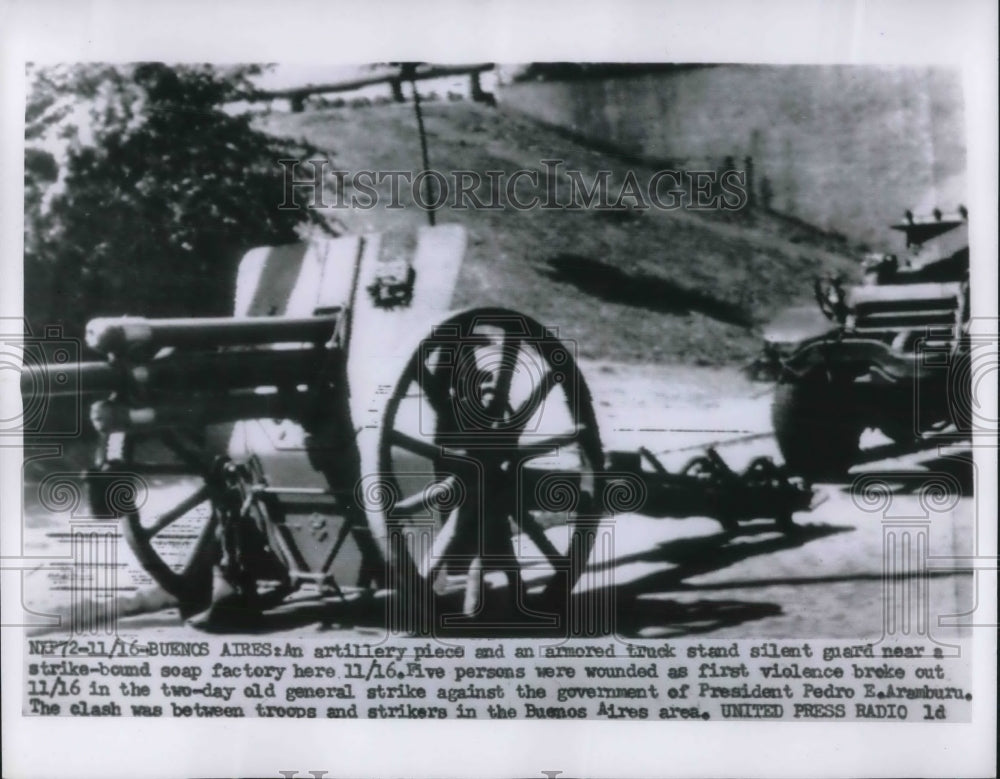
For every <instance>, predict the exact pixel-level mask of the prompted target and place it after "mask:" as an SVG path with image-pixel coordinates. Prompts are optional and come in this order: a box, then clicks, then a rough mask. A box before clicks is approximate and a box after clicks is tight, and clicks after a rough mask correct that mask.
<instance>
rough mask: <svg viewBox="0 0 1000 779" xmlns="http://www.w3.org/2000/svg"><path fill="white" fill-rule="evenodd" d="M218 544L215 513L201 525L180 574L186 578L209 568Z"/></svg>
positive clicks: (216, 552)
mask: <svg viewBox="0 0 1000 779" xmlns="http://www.w3.org/2000/svg"><path fill="white" fill-rule="evenodd" d="M218 545H219V541H218V538H216V534H215V515H214V514H213V515H212V516H211V517H209V518H208V521H207V522H205V524H204V525H203V526H202V528H201V532H200V533H199V534H198V539H197V541H195V543H194V546H192V547H191V551H190V553H189V554H188V557H187V560H186V561H185V563H184V570H183V572H182V573H181V576H182V577H183V578H184V579H185V580H187V579H189V578H191V577H196V576H198V575H199V574H204V573H206V571H208V570H210V569H211V567H212V565H213V564H214V563H215V562H216V558H217V557H218Z"/></svg>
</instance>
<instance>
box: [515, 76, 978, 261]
mask: <svg viewBox="0 0 1000 779" xmlns="http://www.w3.org/2000/svg"><path fill="white" fill-rule="evenodd" d="M498 99H499V101H500V103H501V105H503V106H505V107H508V108H511V109H514V110H517V111H520V112H523V113H526V114H528V115H530V116H532V117H534V118H536V119H538V120H541V121H543V122H545V123H547V124H551V125H554V126H557V127H560V128H564V129H566V130H570V131H572V132H574V133H576V134H579V135H580V136H582V137H584V138H588V139H591V140H594V141H599V142H603V143H609V142H610V143H613V144H615V145H616V146H617V147H618V148H620V149H621V150H622V151H624V152H627V153H629V154H633V155H638V156H641V157H643V158H647V159H650V160H654V161H660V160H676V161H679V162H681V163H683V162H684V161H686V160H701V159H705V158H719V159H721V158H722V157H724V156H726V155H731V156H733V157H734V158H735V159H737V160H742V159H743V158H744V157H745V156H751V157H753V160H754V168H755V178H756V187H755V188H756V189H757V191H758V193H759V192H760V189H761V186H762V185H764V179H765V178H766V179H767V185H765V186H769V187H770V189H771V190H772V191H773V199H772V207H773V208H774V209H775V210H778V211H782V212H785V213H788V214H791V215H794V216H798V217H801V218H802V219H805V220H807V221H809V222H812V223H814V224H817V225H819V226H821V227H823V228H825V229H830V230H836V231H839V232H841V233H844V234H845V235H847V236H848V237H849V238H851V239H852V240H857V241H866V242H869V243H871V244H872V245H873V246H880V245H885V244H886V243H887V242H888V243H889V244H890V245H891V244H892V240H893V239H892V236H891V235H890V234H889V231H887V230H886V225H887V224H888V223H890V222H893V221H897V220H898V219H899V218H900V217H901V216H902V214H903V211H904V210H905V209H907V208H912V209H914V210H918V209H926V210H929V209H930V208H933V207H934V206H937V205H940V206H941V207H942V208H943V209H944V210H953V209H954V208H955V207H956V205H957V204H958V203H959V202H963V201H964V172H965V135H964V132H965V131H964V121H963V116H962V105H963V101H962V89H961V80H960V77H959V75H958V73H957V72H954V71H950V70H945V69H931V68H899V67H870V66H740V65H720V66H710V67H708V66H707V67H703V68H695V69H685V70H679V71H676V72H667V73H664V72H658V73H649V74H644V75H636V76H624V77H604V78H591V79H580V80H574V81H533V82H524V83H516V84H508V85H505V86H503V87H501V88H500V89H499V90H498Z"/></svg>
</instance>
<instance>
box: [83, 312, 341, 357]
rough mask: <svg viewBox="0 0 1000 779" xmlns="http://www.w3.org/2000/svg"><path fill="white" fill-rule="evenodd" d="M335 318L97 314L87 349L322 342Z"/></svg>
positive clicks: (113, 351)
mask: <svg viewBox="0 0 1000 779" xmlns="http://www.w3.org/2000/svg"><path fill="white" fill-rule="evenodd" d="M338 318H339V317H338V315H337V312H333V313H330V314H325V315H323V316H312V317H301V318H290V317H289V318H286V317H266V316H261V317H203V318H190V319H145V318H143V317H118V318H101V319H92V320H91V321H90V322H88V323H87V331H86V340H87V345H88V346H89V347H90V348H91V349H95V350H96V351H99V352H102V353H103V354H123V353H127V352H129V351H131V350H134V349H137V348H142V349H148V348H154V349H158V348H161V347H165V346H176V347H179V348H194V349H205V348H211V347H218V346H253V345H260V344H276V343H323V342H326V341H328V340H329V339H330V337H331V336H332V335H333V332H334V329H335V328H336V326H337V321H338Z"/></svg>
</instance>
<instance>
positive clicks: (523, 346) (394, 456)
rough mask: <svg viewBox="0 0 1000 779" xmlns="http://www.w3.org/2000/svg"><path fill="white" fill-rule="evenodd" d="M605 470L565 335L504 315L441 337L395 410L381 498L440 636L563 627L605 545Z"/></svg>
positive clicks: (395, 544) (420, 355)
mask: <svg viewBox="0 0 1000 779" xmlns="http://www.w3.org/2000/svg"><path fill="white" fill-rule="evenodd" d="M602 462H603V458H602V453H601V444H600V437H599V434H598V429H597V425H596V422H595V418H594V412H593V405H592V403H591V400H590V395H589V392H588V390H587V387H586V385H585V383H584V381H583V378H582V376H581V375H580V372H579V370H578V368H577V366H576V363H575V360H574V359H573V356H572V354H571V353H570V351H569V350H568V349H567V347H566V346H565V345H564V344H562V343H561V342H560V341H559V340H558V339H557V338H556V337H555V336H554V335H553V334H551V333H548V332H547V331H546V330H545V329H544V328H543V327H542V326H541V325H540V324H538V323H537V322H535V321H533V320H531V319H529V318H527V317H524V316H523V315H519V314H515V313H513V312H510V311H505V310H502V309H480V310H476V311H470V312H466V313H464V314H461V315H458V316H456V317H454V318H452V319H450V320H448V321H447V322H445V323H443V324H442V325H440V326H439V327H438V328H436V329H435V332H434V333H433V334H432V335H431V336H430V337H429V338H427V339H425V340H424V341H423V342H422V344H421V345H420V347H419V348H418V349H417V351H416V352H415V353H414V355H413V357H412V358H411V360H410V362H409V364H408V365H407V367H406V369H405V371H404V372H403V375H402V377H401V378H400V380H399V382H398V384H397V386H396V388H395V391H394V393H393V395H392V396H391V398H390V400H389V403H388V405H387V408H386V415H385V420H384V424H383V429H382V435H381V438H380V442H379V470H380V473H379V478H378V483H379V488H380V489H381V494H380V495H378V496H377V497H378V499H379V500H380V501H381V503H382V506H381V508H382V509H383V511H384V515H385V518H386V526H387V530H388V531H389V535H390V546H391V548H392V549H393V551H394V554H393V555H392V557H393V563H394V564H395V565H396V566H397V569H398V571H399V573H400V576H401V581H402V582H405V583H407V586H415V587H418V588H420V587H424V588H428V589H430V590H432V591H433V595H430V600H431V601H435V600H436V601H438V602H439V603H443V604H444V605H442V606H441V608H439V609H438V610H437V611H436V614H437V615H438V617H439V618H436V619H435V624H434V626H433V628H432V629H435V630H440V629H442V628H446V627H447V626H448V625H449V624H454V625H462V624H468V622H470V621H472V622H476V623H479V624H482V623H484V622H491V621H499V622H503V623H505V624H510V623H516V622H519V621H523V622H524V623H526V624H527V623H531V622H533V621H534V622H536V623H547V624H550V625H551V626H553V627H556V626H558V624H559V622H560V614H563V613H564V612H565V605H566V600H567V598H568V595H569V593H570V591H571V590H572V587H573V585H574V584H575V583H576V581H577V580H578V579H579V577H580V575H581V573H582V571H583V568H584V566H585V564H586V561H587V558H588V557H589V554H590V550H591V548H592V546H593V543H594V538H595V532H594V527H595V525H596V523H597V522H598V521H599V518H600V517H599V511H598V508H597V489H598V476H599V471H600V468H601V465H602ZM449 601H450V602H451V606H448V605H447V602H449ZM411 602H413V603H417V604H419V603H423V602H425V599H423V598H420V597H418V598H412V599H411Z"/></svg>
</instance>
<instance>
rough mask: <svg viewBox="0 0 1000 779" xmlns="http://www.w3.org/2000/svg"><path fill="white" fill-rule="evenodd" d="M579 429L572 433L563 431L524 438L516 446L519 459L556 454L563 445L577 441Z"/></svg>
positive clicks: (570, 444)
mask: <svg viewBox="0 0 1000 779" xmlns="http://www.w3.org/2000/svg"><path fill="white" fill-rule="evenodd" d="M579 439H580V433H579V431H576V432H573V433H563V434H561V435H554V436H546V437H545V438H538V439H532V438H527V439H525V441H524V443H523V444H521V446H520V447H518V453H519V457H520V458H521V460H528V459H532V458H535V457H546V456H549V455H553V454H558V453H559V451H560V450H561V449H562V448H563V447H567V446H575V445H577V444H578V443H579Z"/></svg>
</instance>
